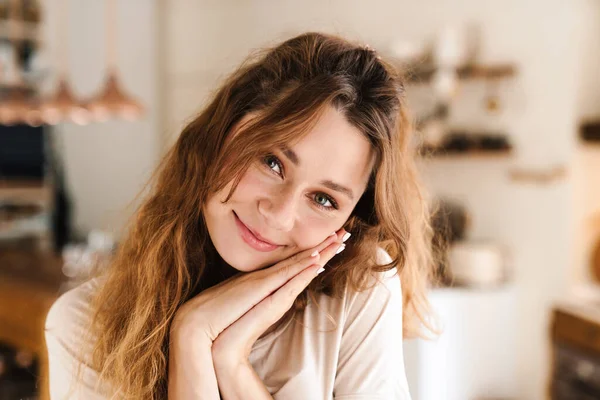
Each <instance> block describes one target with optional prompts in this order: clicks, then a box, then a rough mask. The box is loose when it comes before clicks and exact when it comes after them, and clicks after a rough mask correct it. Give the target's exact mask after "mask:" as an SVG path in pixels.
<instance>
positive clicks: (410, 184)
mask: <svg viewBox="0 0 600 400" xmlns="http://www.w3.org/2000/svg"><path fill="white" fill-rule="evenodd" d="M403 93H404V88H403V83H402V81H401V80H400V78H399V77H398V76H397V74H396V73H395V72H394V69H393V68H391V67H390V66H389V65H388V64H386V63H385V62H384V61H383V60H382V59H381V57H379V56H378V55H377V53H376V52H374V51H373V50H371V49H369V48H368V47H364V46H357V45H354V44H352V43H349V42H347V41H345V40H343V39H341V38H338V37H334V36H330V35H324V34H318V33H307V34H303V35H300V36H297V37H295V38H292V39H290V40H287V41H285V42H284V43H282V44H280V45H278V46H276V47H274V48H272V49H267V50H265V51H264V52H262V53H261V54H259V55H258V56H257V57H255V58H252V59H250V60H248V61H247V62H246V63H244V64H243V65H242V66H241V67H240V68H239V69H238V70H237V71H236V72H235V73H233V74H232V76H231V77H229V78H228V79H227V81H226V82H225V83H224V84H223V85H222V87H221V88H220V89H219V90H218V92H216V94H215V95H214V98H213V99H212V101H211V102H210V104H209V105H208V106H207V107H206V108H205V109H204V110H203V111H202V112H201V113H200V115H199V116H198V117H197V118H196V119H194V120H193V121H192V122H191V123H190V124H189V125H188V126H187V127H186V128H185V129H184V130H183V132H182V133H181V135H180V137H179V139H178V141H177V143H176V144H175V145H174V147H173V148H172V149H171V150H170V151H169V152H168V154H167V155H166V156H165V158H164V160H163V161H162V163H161V165H160V167H159V169H158V170H157V172H156V174H155V177H154V179H153V180H152V187H151V190H150V192H149V195H148V197H147V199H145V201H144V202H143V204H142V205H141V206H140V208H139V210H138V211H137V212H136V214H135V218H134V219H133V220H132V222H131V225H130V229H129V230H128V233H127V235H126V236H125V238H124V240H123V241H122V244H121V246H120V248H119V250H118V252H117V254H116V255H115V257H114V259H113V260H112V261H111V265H110V266H109V267H108V268H107V269H105V270H104V271H103V272H102V273H101V274H100V275H98V276H96V277H94V278H92V279H91V280H89V281H87V282H86V283H85V284H82V285H80V286H78V287H77V288H75V289H73V290H71V291H69V292H67V293H65V294H64V295H62V296H61V297H60V298H59V300H58V301H57V302H56V303H55V304H54V305H53V307H52V309H51V310H50V313H49V315H48V317H47V321H46V339H47V346H48V352H49V361H50V391H51V396H52V399H53V400H55V399H56V400H58V399H63V398H76V399H86V400H87V399H109V398H119V399H120V398H132V399H169V400H180V399H219V398H223V399H258V400H260V399H271V398H276V399H286V400H290V399H291V400H293V399H299V400H300V399H301V400H307V399H311V400H312V399H338V400H341V399H369V400H376V399H381V400H384V399H385V400H392V399H398V400H400V399H401V400H407V399H410V395H409V390H408V387H407V382H406V377H405V371H404V363H403V353H402V340H403V337H405V336H406V335H415V334H418V333H419V330H420V327H421V326H423V324H425V325H426V322H427V321H426V317H427V310H428V307H427V306H428V304H427V300H426V297H425V289H426V285H427V282H428V279H429V278H430V274H431V271H432V266H433V260H432V256H431V254H432V253H431V240H432V229H431V227H430V224H429V219H430V218H429V211H428V209H427V204H426V201H425V199H424V197H423V195H422V188H421V185H420V183H419V180H418V179H417V175H416V172H415V167H414V149H413V147H412V146H411V139H412V136H411V134H412V131H411V129H410V125H409V120H408V117H407V113H406V109H405V105H404V104H403ZM401 283H402V290H401Z"/></svg>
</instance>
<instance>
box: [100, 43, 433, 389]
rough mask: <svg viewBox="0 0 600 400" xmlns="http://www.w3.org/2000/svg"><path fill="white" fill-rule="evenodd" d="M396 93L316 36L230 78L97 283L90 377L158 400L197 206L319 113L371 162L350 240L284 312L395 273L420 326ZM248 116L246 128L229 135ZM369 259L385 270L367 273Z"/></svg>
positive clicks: (196, 242)
mask: <svg viewBox="0 0 600 400" xmlns="http://www.w3.org/2000/svg"><path fill="white" fill-rule="evenodd" d="M403 94H404V87H403V81H402V79H401V78H400V76H399V75H398V73H397V72H396V71H395V69H394V68H392V67H391V66H390V65H388V64H387V63H386V62H385V61H384V60H382V59H381V58H380V57H378V56H377V54H376V53H375V52H374V51H372V50H370V49H368V48H366V47H364V46H359V45H355V44H352V43H349V42H348V41H346V40H344V39H341V38H338V37H335V36H331V35H325V34H320V33H306V34H302V35H300V36H297V37H294V38H292V39H289V40H287V41H285V42H283V43H281V44H279V45H278V46H276V47H274V48H271V49H266V50H263V51H261V52H260V53H259V54H257V55H256V56H255V57H252V58H250V59H248V60H247V61H246V62H245V63H244V64H243V65H242V66H241V67H240V68H239V69H238V70H236V71H235V72H234V73H233V74H232V75H231V76H230V77H229V78H228V79H227V80H226V81H225V82H224V83H223V85H222V86H221V87H220V89H219V90H218V91H217V92H216V93H215V95H214V98H213V99H212V101H211V102H210V104H208V106H207V107H206V108H205V109H204V110H203V111H202V112H201V113H200V114H199V115H198V116H197V117H196V118H195V119H194V120H193V121H192V122H190V123H189V125H188V126H187V127H185V129H184V130H183V132H182V133H181V135H180V136H179V138H178V140H177V142H176V143H175V145H174V146H173V147H172V148H171V149H170V151H169V152H168V153H167V154H166V156H165V157H164V159H163V160H162V162H161V164H160V166H159V168H158V169H157V171H156V172H155V174H154V176H153V179H152V180H151V187H150V191H149V194H148V195H147V198H146V199H145V200H144V202H143V203H142V205H141V206H140V207H139V209H138V210H137V212H136V213H135V216H134V218H133V219H132V221H131V222H130V225H129V230H128V232H127V235H126V236H125V238H124V240H123V242H122V244H121V246H120V248H119V250H118V252H117V254H116V255H115V257H114V260H113V261H112V263H111V265H110V267H109V268H108V269H107V270H106V271H105V272H104V275H103V278H104V279H103V285H101V287H100V288H99V290H98V291H97V293H96V295H95V297H94V300H93V304H92V306H93V309H94V310H95V314H94V320H93V324H92V329H91V331H90V332H91V334H93V336H94V343H93V364H94V366H95V367H96V368H97V369H98V370H100V371H101V372H102V374H101V377H102V378H103V379H105V380H106V381H107V382H110V383H111V386H112V387H115V388H119V390H120V391H121V392H122V393H123V394H124V395H127V397H131V398H136V399H138V398H139V399H141V398H155V399H158V398H161V399H162V398H166V397H167V360H168V338H169V328H170V323H171V321H172V318H173V316H174V314H175V312H176V311H177V310H178V308H179V307H180V306H181V305H182V304H183V303H185V302H186V301H187V300H189V299H190V298H191V297H193V296H194V295H195V294H196V293H197V292H198V290H199V287H200V286H199V285H200V284H201V281H202V278H203V276H205V274H207V273H208V272H209V271H210V269H211V265H212V263H211V259H212V257H213V256H214V254H211V252H213V251H214V248H213V247H212V245H211V242H210V239H209V236H208V232H207V228H206V226H205V223H204V220H203V216H202V211H201V210H202V205H203V204H205V202H206V201H207V199H208V198H209V196H210V195H211V194H213V193H215V192H217V191H218V190H221V189H222V188H224V187H225V185H226V184H227V183H229V182H231V181H233V182H234V186H233V189H232V192H233V190H234V189H235V186H236V184H237V182H239V179H240V178H241V176H242V174H243V173H244V172H245V171H246V169H247V168H248V167H249V166H250V165H251V164H252V163H254V162H256V161H257V160H258V159H260V158H262V157H264V155H265V154H266V153H268V152H269V151H270V150H272V149H274V148H277V147H279V146H282V145H289V144H290V143H292V142H294V141H295V140H298V139H299V138H301V137H302V135H304V134H305V133H306V132H307V131H308V130H309V129H310V127H311V126H312V125H313V124H314V123H315V121H316V120H317V119H318V117H319V115H320V114H321V112H322V111H323V110H324V107H326V106H333V107H335V108H336V109H337V110H338V111H340V112H341V113H343V115H344V116H345V117H346V118H347V120H348V121H349V122H350V123H351V124H353V125H354V126H355V127H357V128H358V129H359V130H360V131H361V132H363V133H364V135H365V136H366V137H367V138H368V139H369V140H370V142H371V144H372V146H373V149H374V150H375V154H376V163H375V167H374V170H373V172H372V175H371V178H370V182H369V185H368V187H367V190H366V191H365V193H364V194H363V196H362V198H361V199H360V201H359V203H358V205H357V207H356V208H355V210H354V212H353V214H352V215H351V217H350V218H349V220H348V221H347V223H346V225H345V228H346V229H347V230H348V231H350V232H352V234H353V240H352V241H351V242H350V243H349V244H348V246H347V249H346V251H344V252H343V253H341V254H340V256H339V258H336V259H335V261H332V262H330V265H331V266H332V267H330V268H328V269H327V270H326V272H325V273H323V274H321V275H319V277H318V278H316V279H315V280H314V281H313V282H312V283H311V285H310V286H309V288H308V289H307V290H306V291H305V292H304V293H303V294H302V295H301V296H300V297H299V298H298V299H297V301H296V303H295V305H294V307H293V310H294V312H300V311H301V310H302V309H303V308H304V307H305V305H306V303H307V299H308V297H309V296H312V295H314V293H317V292H324V293H327V294H329V295H331V296H339V295H340V294H341V293H342V291H343V290H344V287H345V286H346V285H348V286H349V287H350V288H352V289H353V290H356V291H360V290H364V289H365V288H366V287H367V286H368V282H369V278H370V277H372V276H374V273H375V272H377V271H385V270H390V269H392V268H396V269H397V271H398V273H399V275H400V280H401V282H402V289H403V296H404V316H403V317H404V331H405V332H404V333H405V335H406V336H414V335H418V334H420V333H421V332H420V327H421V326H422V325H424V326H427V327H429V325H427V321H426V316H427V314H428V302H427V298H426V295H425V290H426V286H427V284H428V282H429V280H430V278H431V277H432V271H433V266H434V260H433V257H432V247H431V242H432V236H433V232H432V228H431V226H430V211H429V210H428V205H427V201H426V199H425V198H424V196H423V192H422V186H421V183H420V181H419V179H418V176H417V173H416V168H415V165H414V162H415V160H414V158H415V149H414V148H413V146H412V145H411V139H412V132H413V131H412V129H411V124H410V120H409V117H408V115H407V110H406V107H405V105H404V100H403ZM251 112H256V113H257V117H256V118H253V119H251V120H250V122H248V123H247V124H244V125H243V126H242V127H241V128H240V131H239V134H236V135H234V136H233V135H231V132H232V128H233V127H234V126H236V124H237V123H238V122H240V120H241V119H242V118H243V117H244V116H245V115H247V114H248V113H251ZM230 194H231V192H230ZM378 246H380V247H383V248H385V249H386V250H387V251H388V253H389V254H390V255H391V257H392V258H393V261H392V262H391V263H389V264H386V265H378V264H377V263H376V258H375V257H376V248H377V247H378ZM288 314H289V315H287V317H288V318H290V317H291V316H292V315H293V314H294V313H293V312H292V313H288ZM399 339H400V338H399Z"/></svg>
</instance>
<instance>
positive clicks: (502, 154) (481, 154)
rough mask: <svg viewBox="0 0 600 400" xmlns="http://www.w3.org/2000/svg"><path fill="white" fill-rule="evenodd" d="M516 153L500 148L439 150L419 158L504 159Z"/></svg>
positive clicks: (421, 155) (420, 155)
mask: <svg viewBox="0 0 600 400" xmlns="http://www.w3.org/2000/svg"><path fill="white" fill-rule="evenodd" d="M513 155H514V153H513V151H512V150H498V151H493V150H489V151H484V150H476V151H464V152H458V151H450V152H444V151H439V152H436V153H430V154H419V158H420V159H422V160H425V161H427V160H504V159H509V158H511V157H512V156H513Z"/></svg>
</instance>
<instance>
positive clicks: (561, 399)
mask: <svg viewBox="0 0 600 400" xmlns="http://www.w3.org/2000/svg"><path fill="white" fill-rule="evenodd" d="M594 306H595V307H598V311H596V312H598V314H599V315H600V306H598V305H594ZM551 335H552V353H553V366H552V372H551V375H550V385H549V392H550V393H549V395H550V398H551V399H552V400H567V399H578V400H592V399H598V398H600V318H597V316H594V315H593V314H591V313H584V312H578V311H577V310H576V309H574V308H572V309H568V308H557V309H555V310H554V312H553V319H552V333H551Z"/></svg>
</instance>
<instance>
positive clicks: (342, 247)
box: [335, 244, 346, 254]
mask: <svg viewBox="0 0 600 400" xmlns="http://www.w3.org/2000/svg"><path fill="white" fill-rule="evenodd" d="M345 248H346V245H345V244H342V245H341V246H340V247H339V248H338V249H337V251H336V252H335V254H340V253H341V252H342V251H344V249H345Z"/></svg>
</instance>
